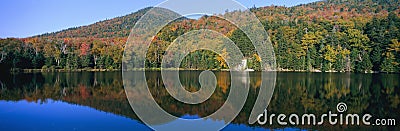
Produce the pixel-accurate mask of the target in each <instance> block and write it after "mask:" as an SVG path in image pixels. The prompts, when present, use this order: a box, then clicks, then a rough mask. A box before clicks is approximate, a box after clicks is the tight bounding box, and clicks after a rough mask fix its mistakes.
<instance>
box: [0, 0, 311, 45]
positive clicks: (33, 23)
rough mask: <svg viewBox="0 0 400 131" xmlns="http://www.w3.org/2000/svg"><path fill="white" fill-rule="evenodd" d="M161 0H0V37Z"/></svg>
mask: <svg viewBox="0 0 400 131" xmlns="http://www.w3.org/2000/svg"><path fill="white" fill-rule="evenodd" d="M163 1H165V0H2V1H1V4H0V18H1V20H0V38H7V37H16V38H24V37H29V36H34V35H39V34H43V33H50V32H55V31H60V30H63V29H67V28H71V27H78V26H83V25H89V24H92V23H95V22H98V21H101V20H106V19H112V18H115V17H118V16H124V15H127V14H130V13H132V12H135V11H137V10H140V9H142V8H145V7H150V6H156V5H158V4H159V3H161V2H163ZM204 1H205V2H207V1H213V0H204ZM237 1H238V2H239V3H241V4H243V5H244V6H246V7H248V8H250V7H253V6H255V7H263V6H270V5H281V6H287V7H290V6H295V5H299V4H306V3H310V2H314V1H317V0H237Z"/></svg>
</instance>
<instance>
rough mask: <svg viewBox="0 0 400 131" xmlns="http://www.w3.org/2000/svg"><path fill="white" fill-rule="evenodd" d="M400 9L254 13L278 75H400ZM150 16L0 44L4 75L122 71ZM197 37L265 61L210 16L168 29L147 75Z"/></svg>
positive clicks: (199, 60)
mask: <svg viewBox="0 0 400 131" xmlns="http://www.w3.org/2000/svg"><path fill="white" fill-rule="evenodd" d="M399 7H400V2H399V1H397V0H328V1H321V2H313V3H309V4H303V5H298V6H294V7H283V6H273V5H272V6H267V7H260V8H252V9H250V10H251V11H252V12H254V13H255V14H256V15H257V17H258V18H259V19H260V21H261V22H262V23H263V25H264V27H265V29H266V31H267V32H268V33H269V36H270V39H271V41H272V44H273V46H274V50H275V54H276V58H277V64H278V69H279V70H297V71H341V72H344V71H348V72H370V71H379V72H400V71H399V70H400V43H399V41H400V30H399V28H400V15H399V12H400V9H399ZM149 9H150V8H145V9H142V10H139V11H138V12H135V13H132V14H129V15H126V16H122V17H117V18H114V19H110V20H105V21H100V22H97V23H95V24H92V25H88V26H82V27H76V28H70V29H66V30H63V31H59V32H54V33H48V34H43V35H39V36H34V37H29V38H18V39H16V38H7V39H1V40H0V47H1V48H0V54H1V57H0V66H1V69H2V70H9V69H45V70H48V69H50V70H52V69H84V68H86V69H120V68H121V61H122V53H123V49H124V45H125V42H126V40H127V37H128V35H129V32H130V29H131V28H132V27H133V26H134V24H135V22H136V21H137V20H138V19H139V18H140V16H142V15H143V14H144V13H145V12H146V11H148V10H149ZM235 14H237V11H232V12H226V14H224V15H235ZM196 29H212V30H215V31H218V32H221V33H222V34H225V35H226V36H227V37H229V38H230V39H232V40H233V41H234V42H235V43H236V44H237V45H238V47H240V48H241V50H242V52H243V54H244V55H245V56H246V57H247V58H248V65H249V68H253V69H256V70H260V65H259V61H260V59H259V57H258V55H257V54H256V53H255V51H254V48H253V47H252V45H251V43H250V40H249V39H248V38H247V37H246V35H245V34H244V33H243V32H242V31H241V30H238V29H237V28H236V27H235V26H234V25H232V24H230V23H229V22H227V21H225V20H223V19H220V18H218V17H209V16H204V17H201V18H199V19H198V20H193V19H180V20H177V21H174V22H172V23H171V24H169V25H168V26H166V27H164V28H163V29H162V31H161V32H159V33H158V35H157V36H156V37H155V38H154V40H153V42H152V45H151V46H150V49H149V53H148V57H147V62H146V64H147V67H156V68H158V67H160V63H161V60H162V59H161V57H162V55H163V54H164V50H165V49H166V47H167V46H168V45H169V43H170V42H172V41H173V40H174V39H175V38H177V37H178V36H180V35H182V34H184V33H186V32H189V31H191V30H196ZM181 66H182V68H189V69H224V68H227V65H226V63H225V62H224V60H223V59H222V57H221V56H219V55H217V54H214V53H212V52H210V51H197V52H194V53H191V54H190V55H188V56H187V57H186V58H185V60H184V61H183V62H182V64H181Z"/></svg>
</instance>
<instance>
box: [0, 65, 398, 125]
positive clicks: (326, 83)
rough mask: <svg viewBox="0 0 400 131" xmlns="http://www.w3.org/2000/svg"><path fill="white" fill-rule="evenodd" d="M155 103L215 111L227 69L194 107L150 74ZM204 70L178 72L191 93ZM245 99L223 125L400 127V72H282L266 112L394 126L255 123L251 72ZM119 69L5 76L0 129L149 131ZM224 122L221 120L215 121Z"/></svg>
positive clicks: (191, 114)
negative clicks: (361, 118) (339, 116)
mask: <svg viewBox="0 0 400 131" xmlns="http://www.w3.org/2000/svg"><path fill="white" fill-rule="evenodd" d="M145 73H146V79H147V85H148V86H149V90H150V92H151V94H152V95H153V97H154V99H155V101H156V102H157V103H158V105H159V106H160V107H162V108H163V109H164V110H165V111H167V112H168V113H170V114H173V115H174V116H177V117H180V118H185V119H191V118H199V117H204V116H207V115H210V114H212V113H213V112H215V111H216V110H218V109H219V108H220V107H221V106H222V105H223V104H224V102H225V101H226V99H227V97H228V93H229V91H230V90H231V87H230V83H231V80H230V79H231V77H230V73H229V72H219V71H215V72H214V74H215V76H216V79H217V83H216V85H217V87H216V89H215V91H214V93H213V94H212V95H211V97H210V99H209V100H207V101H205V102H204V103H201V104H196V105H190V104H185V103H182V102H179V101H177V100H176V99H174V98H173V97H172V96H170V95H169V94H168V92H167V90H166V89H165V87H164V84H163V81H162V77H161V73H160V72H158V71H147V72H145ZM200 73H201V72H200V71H180V72H179V76H180V82H181V84H182V85H183V86H184V87H185V89H186V90H188V91H191V92H195V91H198V90H199V89H200V87H201V86H200V84H199V82H198V79H199V75H200ZM249 76H250V77H249V78H250V83H249V85H250V87H249V93H248V97H247V101H246V103H245V105H244V107H243V108H242V110H241V112H240V113H239V115H238V116H237V117H236V118H235V119H234V120H233V121H232V122H231V123H230V124H229V125H228V126H227V127H225V128H224V129H223V130H271V129H273V130H344V129H348V130H366V129H368V130H400V126H399V124H398V123H399V121H400V110H399V109H400V108H399V104H400V98H399V96H400V74H357V73H299V72H278V73H277V75H276V86H275V89H274V93H273V96H272V98H271V101H270V103H269V106H268V113H274V114H287V115H289V114H298V115H302V114H306V113H313V114H316V115H317V116H319V115H321V114H324V113H328V112H329V111H332V112H337V105H338V103H345V104H346V106H347V111H346V113H353V114H366V113H368V114H371V115H372V116H373V117H372V118H371V121H372V122H374V121H373V120H376V119H379V118H381V119H395V120H396V123H395V124H396V125H386V126H376V125H375V126H372V125H364V124H360V125H331V124H329V123H328V122H326V123H323V124H321V125H316V126H312V125H302V124H300V125H280V124H277V123H276V122H275V123H274V124H272V125H269V124H265V125H264V124H257V123H256V124H249V123H248V119H249V115H250V112H251V110H252V108H253V105H254V103H255V100H256V98H257V95H258V92H259V87H260V85H261V77H260V76H261V73H260V72H250V74H249ZM122 79H123V77H122V73H121V72H73V73H21V74H13V75H11V74H8V75H7V74H2V75H1V76H0V84H1V85H0V88H1V89H0V90H1V91H0V116H1V117H0V130H2V131H9V130H10V131H13V130H151V128H149V127H147V126H146V125H145V124H143V122H142V121H141V120H140V119H139V118H138V116H137V115H136V114H135V112H134V111H133V110H132V108H131V106H130V104H129V102H128V100H127V96H126V93H125V90H124V83H123V80H122ZM213 122H221V121H220V120H215V121H209V123H210V124H212V123H213Z"/></svg>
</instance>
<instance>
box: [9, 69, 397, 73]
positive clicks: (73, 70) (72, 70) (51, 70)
mask: <svg viewBox="0 0 400 131" xmlns="http://www.w3.org/2000/svg"><path fill="white" fill-rule="evenodd" d="M164 70H179V71H201V70H204V69H181V68H179V69H171V68H167V69H164ZM209 70H211V71H230V70H229V69H209ZM115 71H122V69H47V70H45V69H17V70H14V71H11V73H38V72H115ZM127 71H161V68H146V69H129V70H127ZM249 72H258V71H249ZM275 72H302V73H362V74H378V73H399V72H377V71H368V72H346V71H325V72H324V71H320V70H312V71H306V70H289V69H278V70H275Z"/></svg>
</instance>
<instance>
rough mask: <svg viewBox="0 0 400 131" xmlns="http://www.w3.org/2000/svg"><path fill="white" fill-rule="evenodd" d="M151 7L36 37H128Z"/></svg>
mask: <svg viewBox="0 0 400 131" xmlns="http://www.w3.org/2000/svg"><path fill="white" fill-rule="evenodd" d="M150 9H151V7H147V8H144V9H141V10H138V11H137V12H134V13H131V14H128V15H125V16H120V17H116V18H113V19H110V20H104V21H99V22H96V23H94V24H91V25H87V26H81V27H74V28H69V29H66V30H61V31H58V32H53V33H46V34H43V35H39V36H35V37H46V38H74V37H90V38H92V37H94V38H109V37H128V36H129V33H130V30H131V29H132V28H133V26H134V25H135V23H136V21H138V20H139V19H140V17H141V16H143V15H144V14H145V13H146V12H147V11H148V10H150Z"/></svg>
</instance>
